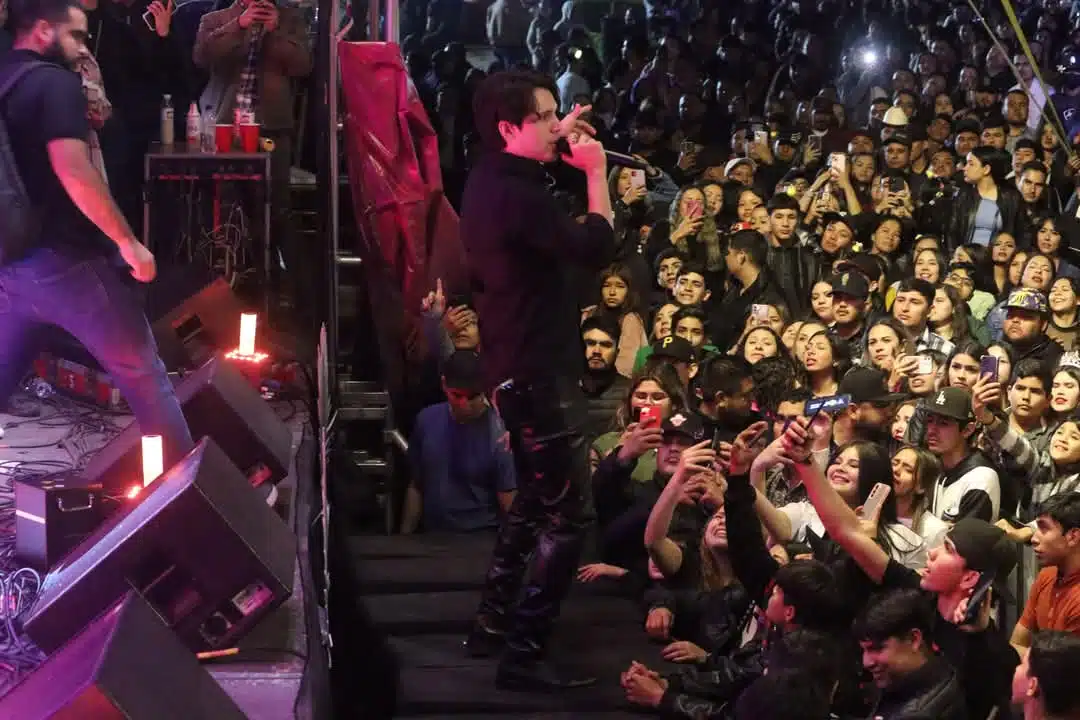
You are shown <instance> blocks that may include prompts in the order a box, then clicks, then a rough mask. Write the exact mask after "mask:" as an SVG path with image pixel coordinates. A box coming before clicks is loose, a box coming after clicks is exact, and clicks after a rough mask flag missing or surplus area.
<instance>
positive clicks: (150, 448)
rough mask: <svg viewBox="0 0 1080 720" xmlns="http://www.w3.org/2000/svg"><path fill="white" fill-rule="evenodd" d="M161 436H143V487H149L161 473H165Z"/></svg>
mask: <svg viewBox="0 0 1080 720" xmlns="http://www.w3.org/2000/svg"><path fill="white" fill-rule="evenodd" d="M163 455H164V453H163V450H162V447H161V436H160V435H143V436H142V477H143V486H144V487H145V486H146V485H149V484H150V483H152V482H153V481H154V478H156V477H157V476H158V475H160V474H161V473H163V472H165V461H164V459H163Z"/></svg>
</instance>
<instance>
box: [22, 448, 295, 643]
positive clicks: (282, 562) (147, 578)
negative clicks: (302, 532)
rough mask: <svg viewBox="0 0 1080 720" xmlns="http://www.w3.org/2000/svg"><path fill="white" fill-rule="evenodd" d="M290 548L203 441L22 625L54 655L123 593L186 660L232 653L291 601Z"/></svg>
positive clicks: (70, 561) (72, 565) (121, 516)
mask: <svg viewBox="0 0 1080 720" xmlns="http://www.w3.org/2000/svg"><path fill="white" fill-rule="evenodd" d="M295 563H296V540H295V538H294V536H293V534H292V532H291V531H290V529H289V528H288V527H287V526H286V525H285V523H284V522H283V521H282V520H281V518H279V517H278V516H277V515H276V514H275V513H274V511H273V510H272V509H271V508H270V507H269V506H267V505H266V503H265V502H264V501H263V500H262V498H261V497H260V495H259V493H257V492H255V491H254V490H252V488H251V486H250V485H249V484H248V481H247V478H245V477H244V475H243V473H241V472H240V471H239V470H237V469H236V467H235V466H234V465H233V464H232V463H231V462H229V458H228V457H226V455H225V453H224V451H222V450H221V449H220V448H219V447H218V446H217V445H215V444H214V442H213V441H212V440H210V439H209V438H204V439H203V440H202V441H201V442H200V443H199V444H198V446H196V448H195V449H194V450H192V451H191V452H190V453H189V454H188V455H187V456H186V457H185V458H184V459H183V460H181V461H180V462H178V463H177V464H176V465H174V466H173V467H171V468H169V469H168V470H167V471H165V473H163V474H162V475H161V476H160V477H158V478H157V479H156V480H155V481H154V482H152V483H151V484H150V485H148V486H147V487H146V488H145V489H144V490H143V491H142V493H140V494H139V495H137V496H136V497H135V498H133V499H132V500H131V501H130V504H128V505H125V506H124V507H123V508H122V509H121V510H119V511H117V512H116V513H114V514H113V515H112V516H111V517H109V518H108V519H107V520H106V521H105V522H104V523H103V524H102V525H101V526H100V527H99V528H98V529H97V530H96V531H95V532H94V533H93V534H92V535H90V536H89V537H87V538H86V539H85V540H83V541H82V542H81V543H80V544H79V545H78V546H77V547H76V548H75V549H74V550H72V551H71V552H70V553H68V555H66V556H65V557H64V558H63V559H62V560H61V561H60V563H59V564H58V565H57V566H56V567H55V568H53V569H52V571H50V572H49V574H48V575H47V576H46V577H45V580H44V582H43V583H42V587H41V592H40V593H39V595H38V599H37V601H36V602H35V603H34V605H33V607H32V608H31V609H30V611H29V613H28V614H27V616H26V618H25V620H24V623H23V625H24V627H25V629H26V633H27V635H29V636H30V639H32V640H33V641H34V642H35V643H36V644H37V645H38V647H40V648H41V649H42V650H44V651H45V652H47V653H51V652H54V651H55V650H56V649H57V648H58V647H60V646H61V645H62V644H64V643H65V642H67V641H68V640H69V639H70V638H72V637H73V636H74V635H75V634H76V633H78V632H79V630H80V629H81V628H83V627H84V626H85V625H86V624H87V623H88V622H90V620H91V619H93V618H94V617H96V616H97V615H98V614H99V613H101V612H102V611H104V610H105V609H106V608H107V607H109V606H110V605H111V604H112V603H114V602H116V601H117V599H119V598H120V597H121V596H122V595H123V594H124V593H125V592H127V590H128V589H131V588H134V589H135V590H136V591H138V592H139V593H140V594H141V595H142V596H143V597H144V598H145V599H146V600H147V602H149V603H150V605H151V606H153V608H154V609H155V610H156V611H157V613H158V614H159V615H160V616H161V617H162V618H163V619H164V620H165V622H166V623H167V624H168V625H169V627H171V628H172V629H173V631H174V632H176V634H177V635H178V636H179V637H180V639H181V640H182V641H183V643H184V644H185V645H187V646H188V647H189V648H190V649H192V650H195V651H200V650H214V649H221V648H227V647H232V646H233V645H235V644H236V640H237V639H238V638H239V637H240V636H242V635H244V634H245V633H246V632H248V630H250V629H251V628H252V627H253V626H254V625H255V624H256V623H258V622H259V621H260V620H261V619H262V618H263V617H265V616H266V614H267V613H269V612H270V611H271V610H273V609H274V608H275V607H277V606H278V605H280V604H281V603H282V602H283V601H284V600H285V599H286V598H288V597H289V596H290V595H291V594H292V587H293V572H294V570H295Z"/></svg>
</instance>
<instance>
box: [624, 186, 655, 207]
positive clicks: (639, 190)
mask: <svg viewBox="0 0 1080 720" xmlns="http://www.w3.org/2000/svg"><path fill="white" fill-rule="evenodd" d="M648 194H649V191H648V190H646V189H645V186H644V185H637V186H635V185H631V186H630V188H629V189H628V190H627V191H626V192H625V193H623V196H622V198H620V199H621V200H622V204H623V205H627V206H630V205H633V204H634V203H636V202H640V201H642V200H644V199H645V197H646V196H647V195H648Z"/></svg>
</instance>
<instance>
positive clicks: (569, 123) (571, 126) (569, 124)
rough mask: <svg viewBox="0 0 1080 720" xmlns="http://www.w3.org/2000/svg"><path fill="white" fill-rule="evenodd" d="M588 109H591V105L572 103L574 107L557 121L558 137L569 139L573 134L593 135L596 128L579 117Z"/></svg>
mask: <svg viewBox="0 0 1080 720" xmlns="http://www.w3.org/2000/svg"><path fill="white" fill-rule="evenodd" d="M590 110H592V105H584V106H582V105H574V109H573V110H571V111H570V112H568V113H567V114H566V117H564V118H563V119H562V120H560V121H559V137H564V138H566V139H567V140H569V139H570V138H572V137H573V136H574V135H586V136H588V137H593V136H595V135H596V128H594V127H593V126H592V125H590V124H589V123H587V122H585V121H584V120H582V119H581V114H582V113H587V112H589V111H590Z"/></svg>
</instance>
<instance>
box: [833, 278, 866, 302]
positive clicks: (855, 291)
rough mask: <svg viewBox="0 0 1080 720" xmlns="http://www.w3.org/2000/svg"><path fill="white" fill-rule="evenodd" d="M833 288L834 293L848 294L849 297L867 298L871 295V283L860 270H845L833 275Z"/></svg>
mask: <svg viewBox="0 0 1080 720" xmlns="http://www.w3.org/2000/svg"><path fill="white" fill-rule="evenodd" d="M830 285H832V290H833V292H834V293H840V294H841V295H847V296H848V297H853V298H858V299H860V300H865V299H866V298H868V297H869V296H870V283H868V282H867V281H866V278H865V277H863V275H862V273H860V272H845V273H840V274H839V275H836V276H834V277H833V279H832V282H831V283H830Z"/></svg>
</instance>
